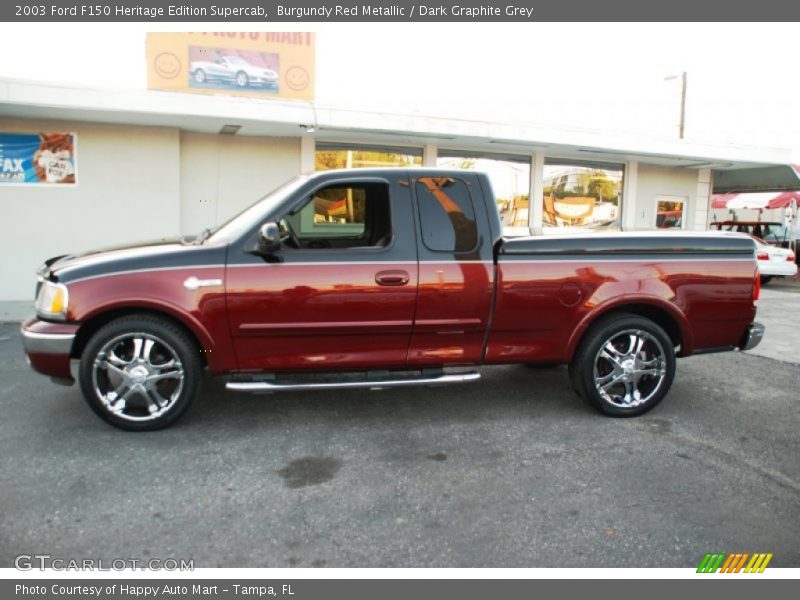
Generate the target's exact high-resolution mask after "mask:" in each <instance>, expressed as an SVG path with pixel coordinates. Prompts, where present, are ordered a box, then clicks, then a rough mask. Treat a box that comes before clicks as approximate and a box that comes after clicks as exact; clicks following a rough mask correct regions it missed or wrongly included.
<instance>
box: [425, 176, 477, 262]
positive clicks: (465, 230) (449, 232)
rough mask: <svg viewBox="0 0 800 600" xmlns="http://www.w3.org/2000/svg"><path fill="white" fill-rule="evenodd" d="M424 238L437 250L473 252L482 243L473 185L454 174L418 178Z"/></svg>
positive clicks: (428, 245) (430, 247)
mask: <svg viewBox="0 0 800 600" xmlns="http://www.w3.org/2000/svg"><path fill="white" fill-rule="evenodd" d="M416 189H417V204H418V205H419V213H420V223H421V231H422V241H423V243H424V244H425V246H427V247H428V249H430V250H434V251H436V252H469V251H471V250H474V249H475V247H476V246H477V245H478V225H477V223H476V222H475V208H474V207H473V205H472V196H471V194H470V192H469V187H467V185H466V184H465V183H464V182H463V181H461V180H460V179H453V178H452V177H420V178H419V179H418V180H417V185H416Z"/></svg>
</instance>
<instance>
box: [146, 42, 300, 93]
mask: <svg viewBox="0 0 800 600" xmlns="http://www.w3.org/2000/svg"><path fill="white" fill-rule="evenodd" d="M315 48H316V46H315V35H314V34H313V33H309V32H264V31H255V32H235V31H217V32H199V33H196V32H186V33H148V34H147V65H148V67H147V87H148V88H149V89H151V90H164V91H170V92H192V93H196V94H228V95H235V96H249V97H256V98H288V99H294V100H313V99H314V67H315Z"/></svg>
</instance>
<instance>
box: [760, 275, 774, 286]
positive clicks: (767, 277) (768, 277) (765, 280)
mask: <svg viewBox="0 0 800 600" xmlns="http://www.w3.org/2000/svg"><path fill="white" fill-rule="evenodd" d="M773 279H774V275H762V276H761V285H767V284H768V283H769V282H770V281H772V280H773Z"/></svg>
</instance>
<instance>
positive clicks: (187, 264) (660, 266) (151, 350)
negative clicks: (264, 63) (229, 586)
mask: <svg viewBox="0 0 800 600" xmlns="http://www.w3.org/2000/svg"><path fill="white" fill-rule="evenodd" d="M38 276H39V277H38V285H37V290H36V313H37V316H36V318H34V319H31V320H29V321H28V322H26V323H25V324H24V325H23V327H22V335H23V341H24V345H25V349H26V352H27V355H28V358H29V360H30V363H31V365H32V366H33V368H34V369H35V370H37V371H39V372H41V373H44V374H46V375H49V376H51V377H52V378H54V379H55V380H56V381H60V382H65V383H72V382H73V381H74V380H73V377H72V370H71V360H73V359H80V364H79V366H78V367H77V371H78V379H79V381H80V387H81V390H82V392H83V395H84V396H85V398H86V400H87V401H88V403H89V405H90V406H91V408H92V409H93V410H94V411H95V412H96V413H97V414H98V415H99V416H100V417H102V418H103V419H105V420H106V421H108V422H109V423H111V424H113V425H116V426H118V427H121V428H124V429H130V430H144V429H157V428H161V427H165V426H167V425H170V424H171V423H173V422H174V421H175V420H176V419H177V418H178V417H179V416H180V415H181V414H182V413H183V412H184V411H185V410H186V409H187V408H188V407H189V405H190V404H191V402H192V399H193V398H194V397H195V396H196V394H197V392H198V386H199V385H200V382H201V379H202V378H203V373H204V371H207V372H208V373H210V374H212V375H225V376H226V377H227V378H228V381H227V384H226V385H227V388H228V389H229V390H237V391H249V392H272V391H278V390H302V389H324V390H329V389H336V388H386V387H391V386H407V385H435V384H445V383H454V382H467V381H473V380H476V379H478V378H479V377H480V374H479V373H478V372H476V371H475V370H473V369H474V367H476V366H480V365H498V364H508V363H539V364H558V363H563V364H568V365H569V378H570V381H571V384H572V387H573V388H574V390H575V391H576V392H577V393H578V394H579V395H580V396H582V397H584V398H585V399H586V400H588V401H589V402H590V403H591V404H592V405H594V407H596V408H597V409H599V410H600V411H601V412H603V413H605V414H608V415H613V416H633V415H639V414H642V413H644V412H645V411H648V410H650V409H651V408H653V407H654V406H655V405H656V404H658V403H659V402H660V401H661V399H662V398H663V397H664V396H665V395H666V393H667V391H668V390H669V388H670V385H671V384H672V380H673V377H674V376H675V367H676V356H689V355H690V354H696V353H699V352H709V351H717V350H732V349H737V348H739V349H747V348H751V347H753V346H754V345H756V344H757V343H758V342H759V341H760V339H761V336H762V335H763V331H764V329H763V327H762V326H761V325H759V324H758V323H755V322H754V321H753V319H754V317H755V313H756V307H755V303H756V300H757V298H758V294H759V277H758V269H757V266H756V259H755V255H754V243H753V241H752V239H750V238H748V237H747V236H744V235H740V234H722V233H702V234H695V233H678V234H673V235H669V234H663V233H659V234H656V233H648V232H641V233H598V234H595V235H588V236H587V235H585V236H575V235H572V236H570V235H561V236H538V237H527V238H516V239H504V238H503V235H502V230H501V224H500V219H499V216H498V212H497V209H496V205H495V201H494V197H493V195H492V192H491V188H490V186H489V181H488V179H487V177H486V176H485V175H483V174H479V173H475V172H467V171H457V170H441V169H380V170H374V169H370V170H355V171H354V170H349V171H328V172H322V173H316V174H314V175H303V176H299V177H297V178H295V179H293V180H292V181H290V182H289V183H287V184H286V185H284V186H282V187H281V188H279V189H277V190H276V191H274V192H273V193H271V194H269V195H268V196H266V197H265V198H263V199H262V200H261V201H259V202H257V203H256V204H254V205H253V206H251V207H250V208H248V209H247V210H245V211H244V212H242V213H241V214H239V215H238V216H236V217H235V218H233V219H232V220H231V221H229V222H227V223H225V224H223V225H221V226H219V227H217V228H216V229H214V230H206V231H205V232H203V233H202V234H201V235H199V236H196V237H194V238H184V239H176V240H173V241H161V242H157V243H150V244H143V245H135V246H128V247H121V248H115V249H108V250H105V251H98V252H89V253H86V254H79V255H71V256H63V257H57V258H53V259H50V260H48V261H47V262H46V263H45V264H44V265H43V266H42V268H41V269H40V271H39V273H38Z"/></svg>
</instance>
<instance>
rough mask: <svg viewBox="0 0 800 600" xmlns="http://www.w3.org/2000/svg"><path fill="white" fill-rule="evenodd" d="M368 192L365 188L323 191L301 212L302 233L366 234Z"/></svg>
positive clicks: (332, 234) (330, 234)
mask: <svg viewBox="0 0 800 600" xmlns="http://www.w3.org/2000/svg"><path fill="white" fill-rule="evenodd" d="M366 205H367V194H366V190H365V189H364V188H361V187H329V188H325V189H322V190H319V191H318V192H317V193H315V194H314V198H313V199H312V201H311V202H309V203H308V204H307V205H306V206H305V207H304V208H303V210H302V211H301V212H302V213H303V218H301V227H300V232H301V233H302V234H310V235H311V236H313V235H324V236H325V237H329V236H351V237H352V236H359V235H361V234H363V233H364V223H365V216H366V212H367V211H366Z"/></svg>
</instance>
